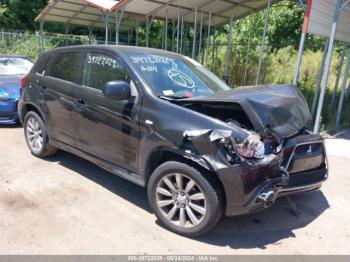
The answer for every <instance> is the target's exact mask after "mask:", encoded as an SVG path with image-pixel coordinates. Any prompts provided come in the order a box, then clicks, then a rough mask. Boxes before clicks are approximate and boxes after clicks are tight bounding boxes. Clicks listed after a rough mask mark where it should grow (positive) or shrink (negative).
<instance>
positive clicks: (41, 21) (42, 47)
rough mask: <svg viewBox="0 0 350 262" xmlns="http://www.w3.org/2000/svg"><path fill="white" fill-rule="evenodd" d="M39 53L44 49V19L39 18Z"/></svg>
mask: <svg viewBox="0 0 350 262" xmlns="http://www.w3.org/2000/svg"><path fill="white" fill-rule="evenodd" d="M39 26H40V39H39V40H40V53H43V52H44V51H45V48H44V32H43V30H44V20H42V19H41V20H40V24H39Z"/></svg>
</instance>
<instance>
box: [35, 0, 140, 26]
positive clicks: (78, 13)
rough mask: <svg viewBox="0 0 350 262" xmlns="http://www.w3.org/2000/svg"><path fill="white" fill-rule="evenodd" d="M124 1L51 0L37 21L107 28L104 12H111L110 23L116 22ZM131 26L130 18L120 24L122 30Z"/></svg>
mask: <svg viewBox="0 0 350 262" xmlns="http://www.w3.org/2000/svg"><path fill="white" fill-rule="evenodd" d="M123 2H125V1H124V0H120V1H112V0H104V1H96V0H90V1H86V0H49V3H48V5H47V6H46V7H45V8H44V9H43V10H42V11H41V12H40V13H39V15H38V16H37V17H36V18H35V21H36V22H39V21H41V20H42V21H46V22H53V23H63V24H67V25H78V26H86V27H89V26H91V27H98V28H105V25H104V22H103V18H102V15H101V14H102V12H103V13H109V14H110V19H109V22H110V24H115V20H116V19H115V18H116V17H115V12H114V11H115V10H116V9H117V8H118V6H120V5H121V4H123ZM111 3H112V4H111ZM131 27H133V22H132V21H131V20H130V19H124V20H123V21H122V23H121V25H120V30H123V31H126V30H130V28H131Z"/></svg>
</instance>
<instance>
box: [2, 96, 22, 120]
mask: <svg viewBox="0 0 350 262" xmlns="http://www.w3.org/2000/svg"><path fill="white" fill-rule="evenodd" d="M17 104H18V101H17V100H6V101H0V125H9V124H16V123H17V121H18V113H17Z"/></svg>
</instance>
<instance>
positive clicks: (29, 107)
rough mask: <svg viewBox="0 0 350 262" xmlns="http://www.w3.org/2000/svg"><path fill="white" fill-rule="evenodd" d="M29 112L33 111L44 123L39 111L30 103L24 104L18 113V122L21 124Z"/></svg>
mask: <svg viewBox="0 0 350 262" xmlns="http://www.w3.org/2000/svg"><path fill="white" fill-rule="evenodd" d="M30 111H34V112H35V113H37V114H38V115H39V116H40V117H41V119H42V120H43V121H44V122H45V118H44V115H43V114H42V113H41V111H40V109H39V108H38V107H37V106H35V105H33V104H31V103H26V104H23V105H22V107H21V109H20V112H19V113H20V121H21V123H22V124H23V123H24V118H25V116H26V114H27V113H28V112H30Z"/></svg>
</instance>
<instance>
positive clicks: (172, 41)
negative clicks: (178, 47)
mask: <svg viewBox="0 0 350 262" xmlns="http://www.w3.org/2000/svg"><path fill="white" fill-rule="evenodd" d="M175 30H176V28H175V19H174V20H173V23H172V39H171V51H173V52H175V35H176V31H175Z"/></svg>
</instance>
